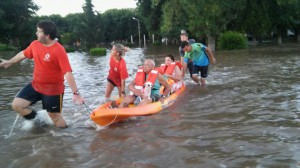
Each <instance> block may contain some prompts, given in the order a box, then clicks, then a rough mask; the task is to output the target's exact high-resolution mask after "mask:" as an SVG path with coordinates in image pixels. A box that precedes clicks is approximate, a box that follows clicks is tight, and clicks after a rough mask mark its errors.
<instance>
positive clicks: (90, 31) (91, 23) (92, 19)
mask: <svg viewBox="0 0 300 168" xmlns="http://www.w3.org/2000/svg"><path fill="white" fill-rule="evenodd" d="M93 7H94V5H93V4H92V0H85V4H84V5H83V7H82V9H83V24H82V25H81V27H82V30H85V32H84V33H83V34H82V43H84V45H85V46H86V49H88V50H89V49H90V48H92V47H95V46H96V44H97V35H98V31H100V25H99V23H98V22H97V20H96V15H95V12H94V10H93Z"/></svg>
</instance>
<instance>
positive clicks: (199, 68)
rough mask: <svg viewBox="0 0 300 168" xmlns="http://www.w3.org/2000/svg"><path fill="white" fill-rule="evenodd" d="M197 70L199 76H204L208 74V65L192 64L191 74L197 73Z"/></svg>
mask: <svg viewBox="0 0 300 168" xmlns="http://www.w3.org/2000/svg"><path fill="white" fill-rule="evenodd" d="M199 72H200V73H201V78H206V77H207V74H208V66H197V65H194V68H193V74H196V75H198V74H199Z"/></svg>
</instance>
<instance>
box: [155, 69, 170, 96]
mask: <svg viewBox="0 0 300 168" xmlns="http://www.w3.org/2000/svg"><path fill="white" fill-rule="evenodd" d="M157 79H158V82H159V83H160V84H162V85H163V86H164V87H165V89H164V92H163V96H164V97H165V96H167V95H168V94H169V92H170V91H171V87H170V85H169V84H168V82H167V81H166V80H165V78H164V77H163V76H162V75H161V74H158V75H157Z"/></svg>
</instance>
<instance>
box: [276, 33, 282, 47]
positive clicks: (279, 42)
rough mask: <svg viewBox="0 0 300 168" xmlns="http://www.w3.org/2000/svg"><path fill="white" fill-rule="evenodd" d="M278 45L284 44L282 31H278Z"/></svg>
mask: <svg viewBox="0 0 300 168" xmlns="http://www.w3.org/2000/svg"><path fill="white" fill-rule="evenodd" d="M277 43H278V44H279V45H281V44H282V35H281V30H280V29H278V32H277Z"/></svg>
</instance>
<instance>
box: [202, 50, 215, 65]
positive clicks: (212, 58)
mask: <svg viewBox="0 0 300 168" xmlns="http://www.w3.org/2000/svg"><path fill="white" fill-rule="evenodd" d="M205 52H206V53H207V55H208V57H209V61H210V63H211V64H215V63H216V59H215V57H214V55H213V53H212V52H211V50H210V49H209V48H208V47H206V48H205Z"/></svg>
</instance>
